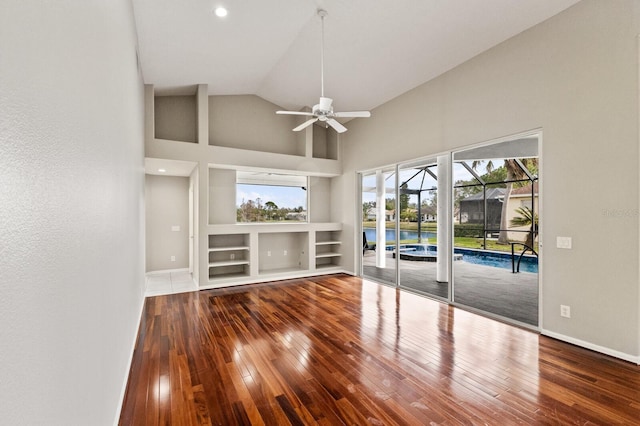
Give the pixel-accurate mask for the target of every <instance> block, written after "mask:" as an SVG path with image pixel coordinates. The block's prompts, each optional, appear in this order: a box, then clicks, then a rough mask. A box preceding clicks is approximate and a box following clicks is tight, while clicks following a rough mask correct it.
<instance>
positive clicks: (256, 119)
mask: <svg viewBox="0 0 640 426" xmlns="http://www.w3.org/2000/svg"><path fill="white" fill-rule="evenodd" d="M279 109H282V108H280V107H278V106H277V105H275V104H272V103H270V102H268V101H266V100H264V99H262V98H260V97H258V96H254V95H244V96H209V144H210V145H217V146H226V147H231V148H240V149H251V150H254V151H266V152H274V153H278V154H290V155H304V148H305V145H304V139H303V137H304V132H299V133H298V132H292V131H291V129H293V128H294V127H296V126H297V125H298V122H299V120H298V118H297V117H296V116H292V115H276V111H277V110H279Z"/></svg>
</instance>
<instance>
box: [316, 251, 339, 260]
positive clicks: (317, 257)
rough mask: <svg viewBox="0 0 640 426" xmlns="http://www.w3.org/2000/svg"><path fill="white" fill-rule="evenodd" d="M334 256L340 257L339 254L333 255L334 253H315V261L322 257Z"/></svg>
mask: <svg viewBox="0 0 640 426" xmlns="http://www.w3.org/2000/svg"><path fill="white" fill-rule="evenodd" d="M336 256H342V254H341V253H334V252H328V253H317V254H316V259H319V258H322V257H336Z"/></svg>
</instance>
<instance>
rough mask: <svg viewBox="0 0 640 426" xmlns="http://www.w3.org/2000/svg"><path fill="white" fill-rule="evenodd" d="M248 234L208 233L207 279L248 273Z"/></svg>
mask: <svg viewBox="0 0 640 426" xmlns="http://www.w3.org/2000/svg"><path fill="white" fill-rule="evenodd" d="M250 249H251V247H250V245H249V234H219V235H209V259H208V260H209V280H213V281H215V280H219V279H228V278H231V277H247V276H249V275H250V272H251V271H250Z"/></svg>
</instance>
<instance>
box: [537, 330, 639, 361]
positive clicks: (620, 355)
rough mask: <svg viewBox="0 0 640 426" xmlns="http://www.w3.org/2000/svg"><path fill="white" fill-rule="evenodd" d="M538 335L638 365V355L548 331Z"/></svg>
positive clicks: (542, 331)
mask: <svg viewBox="0 0 640 426" xmlns="http://www.w3.org/2000/svg"><path fill="white" fill-rule="evenodd" d="M540 334H542V335H544V336H547V337H552V338H554V339H557V340H561V341H563V342H566V343H571V344H572V345H576V346H580V347H582V348H585V349H589V350H592V351H595V352H599V353H602V354H605V355H609V356H612V357H615V358H619V359H622V360H624V361H629V362H632V363H634V364H636V365H640V356H639V355H630V354H627V353H624V352H620V351H616V350H614V349H610V348H607V347H604V346H600V345H596V344H593V343H590V342H586V341H584V340H580V339H576V338H573V337H569V336H565V335H564V334H560V333H555V332H553V331H549V330H540Z"/></svg>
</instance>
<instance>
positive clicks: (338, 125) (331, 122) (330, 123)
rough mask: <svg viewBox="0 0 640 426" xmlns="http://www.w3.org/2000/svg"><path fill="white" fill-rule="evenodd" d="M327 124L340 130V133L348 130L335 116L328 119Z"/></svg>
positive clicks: (337, 130)
mask: <svg viewBox="0 0 640 426" xmlns="http://www.w3.org/2000/svg"><path fill="white" fill-rule="evenodd" d="M327 124H328V125H329V126H331V127H333V129H334V130H335V131H336V132H338V133H344V132H346V131H347V128H346V127H344V126H343V125H342V124H340V123H338V122H337V121H336V120H334V119H333V118H330V119H328V120H327Z"/></svg>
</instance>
